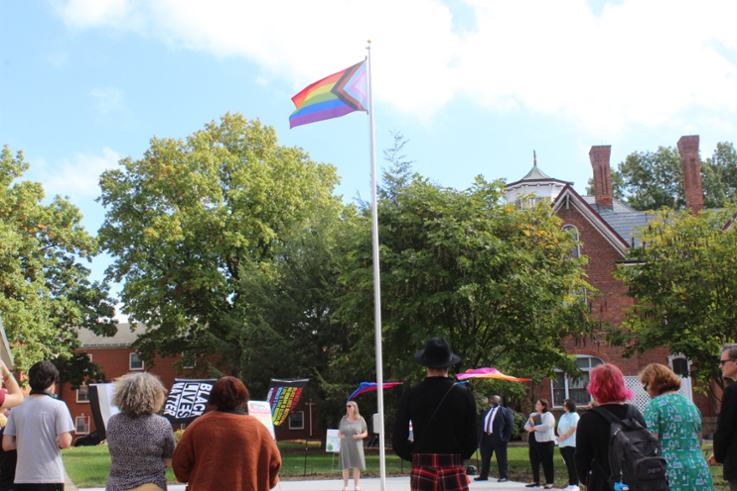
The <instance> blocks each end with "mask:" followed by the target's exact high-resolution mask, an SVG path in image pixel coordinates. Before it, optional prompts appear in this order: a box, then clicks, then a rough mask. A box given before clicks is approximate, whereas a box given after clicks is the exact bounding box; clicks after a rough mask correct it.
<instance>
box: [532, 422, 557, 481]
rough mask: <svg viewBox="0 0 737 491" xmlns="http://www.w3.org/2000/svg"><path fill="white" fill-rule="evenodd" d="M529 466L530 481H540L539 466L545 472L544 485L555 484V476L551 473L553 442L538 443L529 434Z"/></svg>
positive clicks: (533, 436)
mask: <svg viewBox="0 0 737 491" xmlns="http://www.w3.org/2000/svg"><path fill="white" fill-rule="evenodd" d="M529 443H530V464H532V480H533V481H534V482H537V483H539V482H541V481H540V464H541V463H542V465H543V471H544V472H545V484H553V483H554V482H555V474H554V472H553V450H554V449H555V444H554V443H553V442H538V441H537V440H535V435H533V434H530V442H529Z"/></svg>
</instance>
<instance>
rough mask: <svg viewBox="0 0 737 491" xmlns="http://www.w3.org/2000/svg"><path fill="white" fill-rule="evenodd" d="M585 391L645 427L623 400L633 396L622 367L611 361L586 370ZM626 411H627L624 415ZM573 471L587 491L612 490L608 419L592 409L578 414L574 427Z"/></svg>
mask: <svg viewBox="0 0 737 491" xmlns="http://www.w3.org/2000/svg"><path fill="white" fill-rule="evenodd" d="M587 391H588V393H589V394H591V396H592V397H593V398H594V400H595V401H596V402H597V403H598V405H599V406H598V407H600V408H602V409H603V410H605V411H609V412H610V413H612V414H613V415H614V416H615V417H616V418H619V419H625V418H627V417H632V418H634V419H635V420H636V421H637V422H638V423H640V424H641V425H642V427H643V428H646V427H647V425H646V423H645V418H643V417H642V413H641V412H640V410H639V409H637V408H636V407H635V406H631V405H629V404H627V403H626V401H627V400H631V399H633V398H634V394H632V391H630V390H629V389H627V387H625V385H624V376H623V375H622V371H621V370H620V369H619V368H617V367H616V366H615V365H612V364H610V363H604V364H603V365H599V366H597V367H596V368H594V369H593V370H591V372H589V385H588V388H587ZM628 411H629V415H628ZM574 460H575V462H576V472H577V473H578V478H579V479H580V480H581V482H582V483H584V484H586V489H587V490H589V491H612V488H611V486H610V485H609V483H608V482H607V478H608V477H609V475H610V474H611V468H610V467H609V421H607V420H606V419H605V418H604V417H603V416H601V415H599V414H595V413H594V411H591V410H589V411H586V412H584V413H583V414H582V415H581V419H580V420H579V422H578V429H577V430H576V453H575V456H574Z"/></svg>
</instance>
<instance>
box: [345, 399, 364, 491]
mask: <svg viewBox="0 0 737 491" xmlns="http://www.w3.org/2000/svg"><path fill="white" fill-rule="evenodd" d="M345 409H346V415H345V416H343V418H342V419H341V420H340V429H339V430H338V436H339V437H340V438H341V440H342V441H341V442H340V468H341V469H343V491H348V479H349V476H348V474H349V471H350V469H353V485H354V486H355V488H354V489H355V491H360V489H361V488H359V487H358V479H359V478H360V477H361V471H362V470H366V458H365V457H364V455H363V439H364V438H366V437H367V436H368V426H366V420H365V419H363V417H361V413H359V412H358V404H357V403H356V402H355V401H348V402H347V403H346V405H345Z"/></svg>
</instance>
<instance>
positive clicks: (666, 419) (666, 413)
mask: <svg viewBox="0 0 737 491" xmlns="http://www.w3.org/2000/svg"><path fill="white" fill-rule="evenodd" d="M640 382H642V384H643V388H644V389H645V390H646V391H647V393H648V394H650V395H651V396H652V397H654V399H653V400H652V401H650V403H649V404H648V406H647V407H646V408H645V414H644V416H645V421H646V422H647V427H648V429H649V430H650V431H651V432H652V433H653V434H654V435H656V436H657V437H658V439H659V440H660V445H661V446H662V447H663V457H664V458H665V460H666V462H667V464H668V489H669V491H713V490H714V484H713V483H712V481H711V471H710V470H709V465H708V464H707V463H706V459H704V453H703V452H702V451H701V411H699V409H698V408H697V407H696V406H695V405H694V404H693V403H692V402H691V401H690V400H689V399H687V398H686V397H684V396H683V395H682V394H679V393H678V390H679V389H680V388H681V378H680V377H679V376H678V375H676V374H675V373H673V371H672V370H671V369H670V368H668V367H666V366H665V365H661V364H660V363H652V364H650V365H648V366H647V367H645V369H644V370H643V371H642V372H641V373H640Z"/></svg>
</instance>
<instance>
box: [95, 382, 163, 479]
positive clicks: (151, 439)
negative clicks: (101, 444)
mask: <svg viewBox="0 0 737 491" xmlns="http://www.w3.org/2000/svg"><path fill="white" fill-rule="evenodd" d="M166 392H167V391H166V388H165V387H164V385H163V384H162V383H161V380H159V377H157V376H155V375H151V374H150V373H147V372H135V373H129V374H126V375H123V376H122V377H120V378H119V379H117V380H116V384H115V393H114V395H113V400H112V403H113V405H114V406H117V408H118V409H119V410H120V412H119V413H118V414H115V415H113V416H111V417H110V420H109V421H108V423H107V430H106V436H107V443H108V450H109V451H110V458H111V460H112V464H111V466H110V477H109V478H108V481H107V486H105V491H127V490H136V491H159V490H161V491H166V468H167V467H169V466H170V465H171V458H172V455H173V454H174V445H175V443H174V432H173V431H172V429H171V424H170V423H169V421H167V420H166V418H164V417H163V416H159V415H158V414H156V413H157V412H158V411H159V410H160V409H161V408H162V406H163V405H164V400H166Z"/></svg>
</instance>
